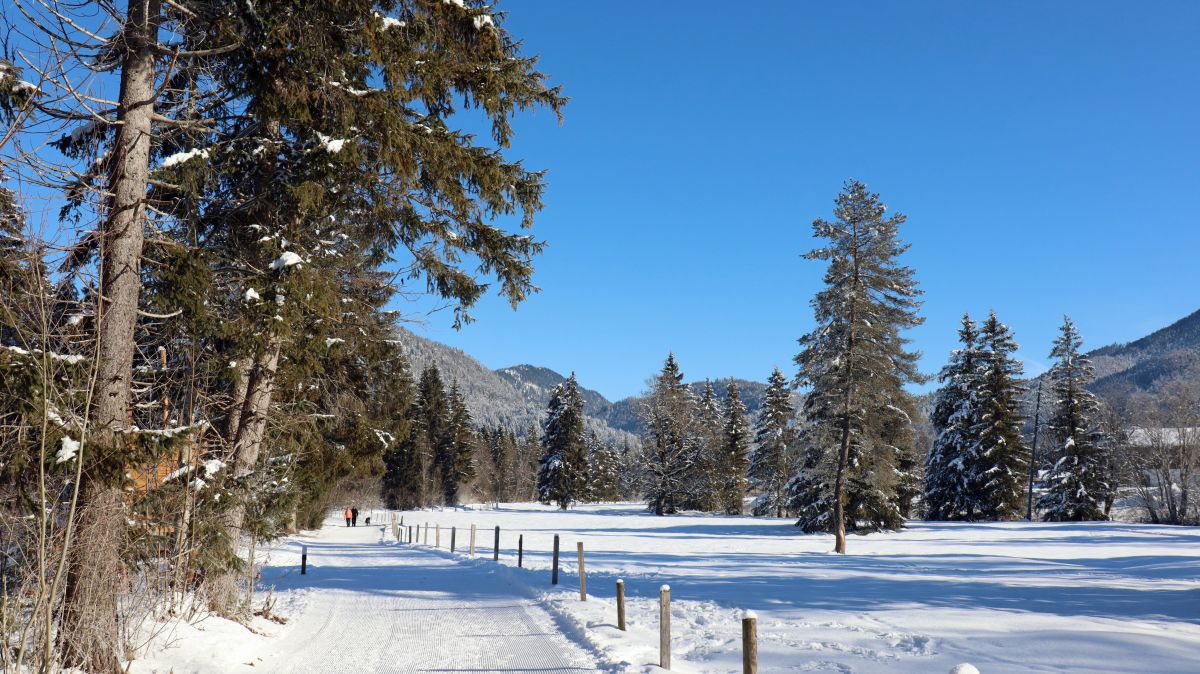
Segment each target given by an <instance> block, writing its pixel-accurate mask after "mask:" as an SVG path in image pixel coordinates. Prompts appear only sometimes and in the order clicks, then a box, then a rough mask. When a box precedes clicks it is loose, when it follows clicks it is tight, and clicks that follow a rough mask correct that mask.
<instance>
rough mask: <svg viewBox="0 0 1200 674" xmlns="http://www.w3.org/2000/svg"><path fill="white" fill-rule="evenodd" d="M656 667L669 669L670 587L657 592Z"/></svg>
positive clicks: (666, 586) (665, 586)
mask: <svg viewBox="0 0 1200 674" xmlns="http://www.w3.org/2000/svg"><path fill="white" fill-rule="evenodd" d="M658 666H659V667H662V668H663V669H670V668H671V586H670V585H663V586H662V588H661V589H660V590H659V591H658Z"/></svg>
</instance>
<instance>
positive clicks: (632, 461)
mask: <svg viewBox="0 0 1200 674" xmlns="http://www.w3.org/2000/svg"><path fill="white" fill-rule="evenodd" d="M618 456H619V459H620V467H619V469H618V473H617V489H618V491H619V492H620V498H622V499H635V498H640V497H641V495H642V493H643V491H644V489H645V486H644V483H645V473H644V467H645V465H646V462H645V461H644V460H643V459H642V451H641V447H640V446H639V445H638V444H636V443H631V442H630V441H629V438H625V439H624V440H622V441H621V451H620V452H619V454H618Z"/></svg>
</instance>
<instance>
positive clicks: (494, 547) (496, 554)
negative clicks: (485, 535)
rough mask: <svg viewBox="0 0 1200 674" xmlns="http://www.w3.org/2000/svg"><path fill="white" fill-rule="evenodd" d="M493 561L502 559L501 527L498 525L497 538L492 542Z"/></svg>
mask: <svg viewBox="0 0 1200 674" xmlns="http://www.w3.org/2000/svg"><path fill="white" fill-rule="evenodd" d="M492 561H493V562H498V561H500V527H499V526H497V527H496V540H495V542H493V543H492Z"/></svg>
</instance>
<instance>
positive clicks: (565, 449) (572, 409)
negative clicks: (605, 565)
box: [537, 372, 588, 510]
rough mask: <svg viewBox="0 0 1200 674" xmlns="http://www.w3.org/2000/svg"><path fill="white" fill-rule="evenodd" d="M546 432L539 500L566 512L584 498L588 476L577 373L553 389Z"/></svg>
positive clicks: (540, 466) (543, 440) (581, 401)
mask: <svg viewBox="0 0 1200 674" xmlns="http://www.w3.org/2000/svg"><path fill="white" fill-rule="evenodd" d="M544 428H545V431H544V433H543V434H542V460H541V463H540V465H539V468H538V478H537V491H538V500H539V501H541V502H542V503H557V504H558V506H559V507H560V508H562V509H563V510H566V509H567V508H568V507H569V506H570V505H571V504H572V503H575V502H577V501H579V500H580V499H581V498H583V497H584V496H585V492H586V490H587V474H588V466H587V451H588V450H587V438H586V436H585V430H584V414H583V396H581V395H580V394H579V384H578V382H576V381H575V373H574V372H572V373H571V376H570V377H568V378H567V380H566V381H565V382H563V383H561V384H559V385H558V386H555V387H554V391H553V392H552V393H551V395H550V403H549V406H548V408H547V416H546V422H545V426H544Z"/></svg>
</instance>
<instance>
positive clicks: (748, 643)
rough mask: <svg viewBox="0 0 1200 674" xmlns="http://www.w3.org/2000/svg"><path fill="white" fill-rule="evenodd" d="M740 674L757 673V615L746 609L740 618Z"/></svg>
mask: <svg viewBox="0 0 1200 674" xmlns="http://www.w3.org/2000/svg"><path fill="white" fill-rule="evenodd" d="M742 674H758V616H757V615H756V614H755V613H754V611H746V615H745V616H744V617H743V618H742Z"/></svg>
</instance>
